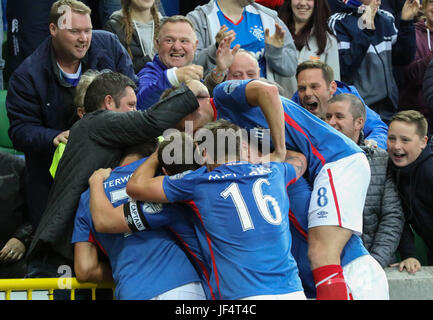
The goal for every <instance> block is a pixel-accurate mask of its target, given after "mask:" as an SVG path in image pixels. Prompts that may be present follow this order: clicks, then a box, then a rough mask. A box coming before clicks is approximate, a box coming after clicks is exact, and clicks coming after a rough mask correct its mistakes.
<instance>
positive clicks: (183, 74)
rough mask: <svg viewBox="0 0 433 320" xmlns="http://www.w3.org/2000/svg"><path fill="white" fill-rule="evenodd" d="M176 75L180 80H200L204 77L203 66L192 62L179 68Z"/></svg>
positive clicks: (184, 81)
mask: <svg viewBox="0 0 433 320" xmlns="http://www.w3.org/2000/svg"><path fill="white" fill-rule="evenodd" d="M176 77H177V80H179V82H183V83H186V82H188V81H190V80H200V79H201V78H203V67H202V66H199V65H197V64H190V65H188V66H184V67H180V68H177V69H176Z"/></svg>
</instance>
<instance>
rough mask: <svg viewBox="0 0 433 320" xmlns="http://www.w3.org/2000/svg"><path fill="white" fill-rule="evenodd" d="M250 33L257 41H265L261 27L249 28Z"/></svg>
mask: <svg viewBox="0 0 433 320" xmlns="http://www.w3.org/2000/svg"><path fill="white" fill-rule="evenodd" d="M250 33H251V34H252V35H253V36H254V37H255V38H256V39H257V40H259V41H263V40H264V39H265V33H264V32H263V27H262V26H254V27H251V28H250Z"/></svg>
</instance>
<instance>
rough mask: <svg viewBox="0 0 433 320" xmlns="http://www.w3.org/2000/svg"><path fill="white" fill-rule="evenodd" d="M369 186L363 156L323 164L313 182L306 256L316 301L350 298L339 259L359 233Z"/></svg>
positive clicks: (368, 168) (358, 155) (367, 166)
mask: <svg viewBox="0 0 433 320" xmlns="http://www.w3.org/2000/svg"><path fill="white" fill-rule="evenodd" d="M369 183H370V167H369V164H368V161H367V159H366V157H365V155H364V154H362V153H358V154H355V155H352V156H350V157H346V158H343V159H341V160H339V161H336V162H333V163H329V164H326V165H325V166H324V167H323V168H322V170H321V172H320V173H319V174H318V175H317V177H316V179H315V181H314V187H313V191H312V194H311V200H310V208H309V215H308V226H309V230H308V246H309V249H308V257H309V259H310V263H311V267H312V271H313V276H314V280H315V283H316V291H317V299H347V297H349V296H350V292H349V291H348V288H347V286H346V283H345V281H344V275H343V269H342V267H341V265H340V256H341V251H342V250H343V248H344V246H345V245H346V243H347V241H348V240H349V239H350V237H351V235H352V232H355V233H356V234H361V233H362V214H363V208H364V202H365V196H366V194H367V189H368V185H369Z"/></svg>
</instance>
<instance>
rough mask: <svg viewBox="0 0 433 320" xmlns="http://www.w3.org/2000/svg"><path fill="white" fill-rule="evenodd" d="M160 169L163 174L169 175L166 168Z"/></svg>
mask: <svg viewBox="0 0 433 320" xmlns="http://www.w3.org/2000/svg"><path fill="white" fill-rule="evenodd" d="M161 169H162V173H164V175H166V176H169V174H168V172H167V170H166V169H165V168H164V167H162V168H161Z"/></svg>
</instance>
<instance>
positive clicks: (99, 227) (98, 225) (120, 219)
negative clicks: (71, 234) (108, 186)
mask: <svg viewBox="0 0 433 320" xmlns="http://www.w3.org/2000/svg"><path fill="white" fill-rule="evenodd" d="M110 172H111V169H99V170H96V171H95V172H94V173H93V174H92V176H91V177H90V178H89V186H90V202H89V206H90V212H91V214H92V220H93V226H94V227H95V230H96V231H97V232H104V233H125V232H131V230H130V229H129V227H128V225H127V223H126V221H125V218H124V215H123V205H121V206H118V207H113V205H112V203H111V202H110V200H109V199H108V197H107V195H106V194H105V190H104V181H105V180H106V179H107V178H108V176H109V175H110Z"/></svg>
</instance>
